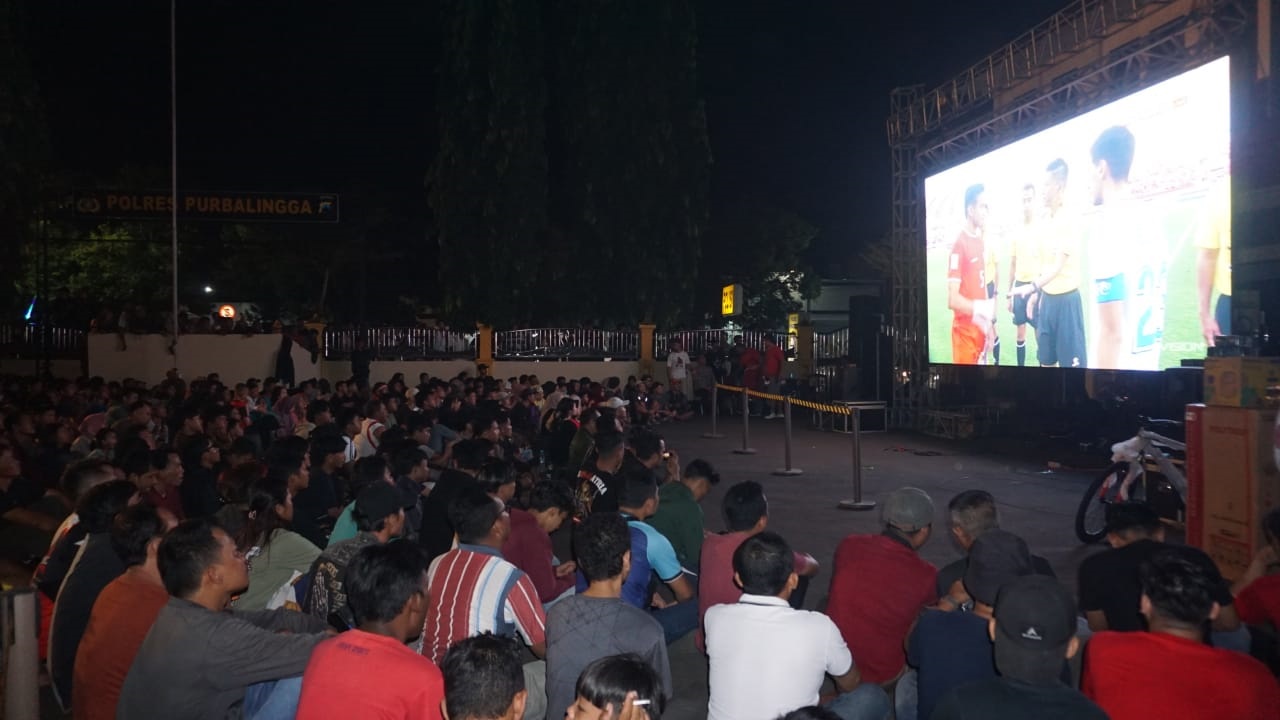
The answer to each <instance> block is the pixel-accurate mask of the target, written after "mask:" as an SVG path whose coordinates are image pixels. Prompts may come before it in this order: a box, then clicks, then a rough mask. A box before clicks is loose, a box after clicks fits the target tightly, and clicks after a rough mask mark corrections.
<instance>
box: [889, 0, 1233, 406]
mask: <svg viewBox="0 0 1280 720" xmlns="http://www.w3.org/2000/svg"><path fill="white" fill-rule="evenodd" d="M1171 15H1172V16H1174V19H1173V20H1170V19H1169V17H1170V16H1171ZM1256 17H1257V16H1256V4H1255V3H1253V2H1251V1H1249V0H1173V1H1165V2H1155V1H1153V0H1083V2H1080V3H1074V4H1072V5H1071V6H1069V7H1068V8H1067V9H1065V10H1063V11H1062V12H1060V13H1058V14H1057V15H1055V16H1053V17H1052V18H1050V19H1049V20H1048V21H1045V22H1044V23H1041V24H1040V25H1037V26H1036V28H1034V29H1033V30H1031V31H1029V32H1028V33H1026V34H1025V35H1023V36H1022V37H1020V38H1018V39H1017V40H1015V41H1014V42H1013V43H1010V44H1009V45H1007V46H1005V47H1003V48H1001V49H1000V50H997V51H996V52H994V53H992V54H991V55H990V56H989V57H988V58H987V59H985V60H983V61H982V62H980V63H978V64H977V65H975V66H973V67H971V68H969V69H967V70H966V71H965V72H964V73H962V74H961V75H960V76H958V77H957V78H955V79H953V80H951V81H949V82H947V83H945V84H944V85H942V86H940V87H939V88H937V89H934V90H931V91H929V92H924V91H923V90H922V87H921V86H911V87H902V88H896V89H894V90H892V91H891V92H890V96H889V104H890V114H889V118H888V120H887V122H886V130H887V135H888V139H889V147H890V152H891V155H892V175H893V190H892V214H891V220H892V225H891V229H890V237H891V239H892V242H893V255H892V257H893V272H892V278H893V295H892V297H893V328H892V341H893V364H894V378H893V381H894V384H893V407H892V408H891V411H890V419H891V422H892V423H893V424H894V426H895V427H899V428H914V427H918V426H919V424H920V422H921V420H922V416H921V411H922V410H923V409H924V398H925V397H926V392H925V391H926V386H927V385H928V378H927V377H926V374H927V373H928V348H927V347H926V346H925V338H926V337H927V334H926V333H925V323H926V317H925V307H926V305H925V299H924V293H925V286H924V282H925V258H924V238H923V237H922V236H921V229H922V227H923V222H924V202H923V197H924V177H925V174H927V173H928V172H930V171H936V170H940V169H942V168H943V167H946V166H949V165H954V164H957V163H959V162H962V161H964V160H968V159H970V158H974V157H977V156H979V155H981V154H983V153H985V152H988V151H990V150H993V149H995V148H997V147H1000V146H1002V145H1006V144H1008V143H1010V142H1013V141H1014V140H1017V139H1019V138H1021V137H1025V136H1026V135H1029V134H1031V133H1033V132H1035V131H1038V130H1042V129H1044V128H1047V127H1049V126H1051V125H1054V124H1056V123H1058V122H1061V121H1062V120H1065V119H1067V118H1069V117H1072V116H1074V115H1077V114H1079V113H1081V112H1084V111H1086V110H1089V109H1091V108H1093V107H1097V106H1099V105H1102V104H1104V103H1106V102H1108V101H1110V100H1114V99H1118V98H1120V97H1123V96H1125V95H1128V94H1130V93H1132V92H1134V91H1136V90H1139V89H1141V88H1143V87H1147V86H1149V85H1153V84H1155V83H1158V82H1160V81H1162V80H1165V79H1168V78H1170V77H1173V76H1175V75H1177V74H1179V73H1181V72H1184V71H1186V70H1189V69H1192V68H1194V67H1196V66H1198V65H1201V64H1203V63H1204V62H1207V61H1209V60H1212V59H1215V58H1217V57H1219V56H1221V55H1223V54H1225V53H1228V52H1230V51H1231V50H1232V49H1233V48H1236V47H1239V46H1240V44H1241V42H1242V41H1245V40H1247V38H1248V34H1249V31H1250V29H1251V28H1252V27H1253V25H1254V22H1255V21H1256ZM1155 22H1159V23H1161V24H1160V26H1159V27H1158V28H1157V29H1155V30H1151V29H1150V25H1152V24H1153V23H1155ZM1126 35H1133V36H1134V38H1135V39H1133V40H1132V41H1129V42H1119V41H1118V40H1120V39H1124V37H1125V36H1126ZM1108 50H1110V52H1107V51H1108ZM1104 52H1105V53H1106V54H1105V55H1103V56H1102V57H1101V58H1100V59H1099V60H1096V61H1094V62H1091V63H1088V64H1084V63H1082V62H1080V61H1078V60H1076V59H1077V58H1079V57H1081V56H1085V55H1092V56H1093V57H1097V56H1098V55H1099V54H1101V53H1104ZM1029 81H1034V83H1033V84H1039V85H1040V86H1041V87H1047V88H1050V89H1049V90H1048V91H1047V92H1036V93H1032V94H1029V95H1017V97H1016V98H1015V99H1013V100H1012V101H1010V100H1008V99H1007V98H1008V97H1009V94H1010V93H1011V92H1012V93H1015V94H1016V93H1017V90H1018V89H1019V88H1021V87H1024V86H1026V84H1027V83H1028V82H1029Z"/></svg>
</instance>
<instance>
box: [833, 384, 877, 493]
mask: <svg viewBox="0 0 1280 720" xmlns="http://www.w3.org/2000/svg"><path fill="white" fill-rule="evenodd" d="M849 413H850V415H849V426H850V429H851V430H853V432H852V433H850V435H851V436H852V437H853V446H852V447H853V476H852V483H853V499H851V500H841V501H840V503H839V504H838V505H836V507H838V508H840V509H841V510H870V509H872V508H874V507H875V506H876V501H875V500H863V499H862V417H861V413H862V411H861V410H859V409H858V408H856V407H855V408H850V409H849Z"/></svg>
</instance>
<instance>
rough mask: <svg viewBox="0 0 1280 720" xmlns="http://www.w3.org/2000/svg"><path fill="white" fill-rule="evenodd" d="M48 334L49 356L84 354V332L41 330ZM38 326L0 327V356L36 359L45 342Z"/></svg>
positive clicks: (53, 328) (14, 324)
mask: <svg viewBox="0 0 1280 720" xmlns="http://www.w3.org/2000/svg"><path fill="white" fill-rule="evenodd" d="M43 332H45V333H48V347H49V354H50V355H52V356H54V357H79V356H81V355H83V354H84V352H85V339H84V336H85V331H84V330H73V329H71V328H58V327H50V328H43ZM41 334H42V328H40V327H39V326H38V325H28V324H25V323H12V324H4V325H0V354H3V355H5V356H8V357H37V356H39V355H41V354H42V353H44V349H45V340H44V338H42V337H41Z"/></svg>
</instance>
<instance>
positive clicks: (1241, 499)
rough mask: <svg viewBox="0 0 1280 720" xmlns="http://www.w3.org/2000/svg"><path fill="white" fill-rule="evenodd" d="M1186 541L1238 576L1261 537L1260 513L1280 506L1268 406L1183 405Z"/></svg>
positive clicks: (1272, 414)
mask: <svg viewBox="0 0 1280 720" xmlns="http://www.w3.org/2000/svg"><path fill="white" fill-rule="evenodd" d="M1186 418H1187V465H1186V469H1187V543H1188V544H1190V545H1193V546H1195V547H1198V548H1200V549H1202V550H1204V551H1205V552H1206V553H1208V554H1209V556H1210V557H1212V558H1213V559H1214V561H1215V562H1216V563H1217V564H1218V568H1219V569H1220V570H1221V571H1222V574H1223V576H1224V577H1226V578H1227V579H1228V580H1233V581H1234V580H1236V579H1238V578H1239V577H1240V576H1241V575H1242V574H1243V573H1244V571H1245V570H1246V569H1247V568H1248V567H1249V561H1250V560H1251V559H1252V558H1253V555H1254V554H1255V553H1256V552H1258V550H1259V549H1260V548H1261V547H1262V546H1263V544H1264V543H1265V542H1266V540H1265V539H1264V538H1263V535H1262V523H1261V520H1262V515H1263V514H1265V513H1266V512H1267V511H1268V510H1270V509H1272V508H1274V507H1276V506H1277V505H1280V473H1278V472H1277V471H1276V461H1275V440H1274V439H1273V438H1274V432H1275V422H1276V411H1274V410H1250V409H1245V408H1224V407H1207V406H1205V405H1188V406H1187V414H1186Z"/></svg>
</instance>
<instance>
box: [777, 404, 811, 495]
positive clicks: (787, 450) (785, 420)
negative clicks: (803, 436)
mask: <svg viewBox="0 0 1280 720" xmlns="http://www.w3.org/2000/svg"><path fill="white" fill-rule="evenodd" d="M782 427H783V430H784V433H785V434H784V436H783V440H784V442H783V448H784V450H783V458H784V462H785V463H786V466H785V467H780V468H778V469H777V470H774V471H773V474H774V475H803V474H804V471H803V470H801V469H800V468H796V467H791V397H790V396H784V397H783V398H782Z"/></svg>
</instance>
